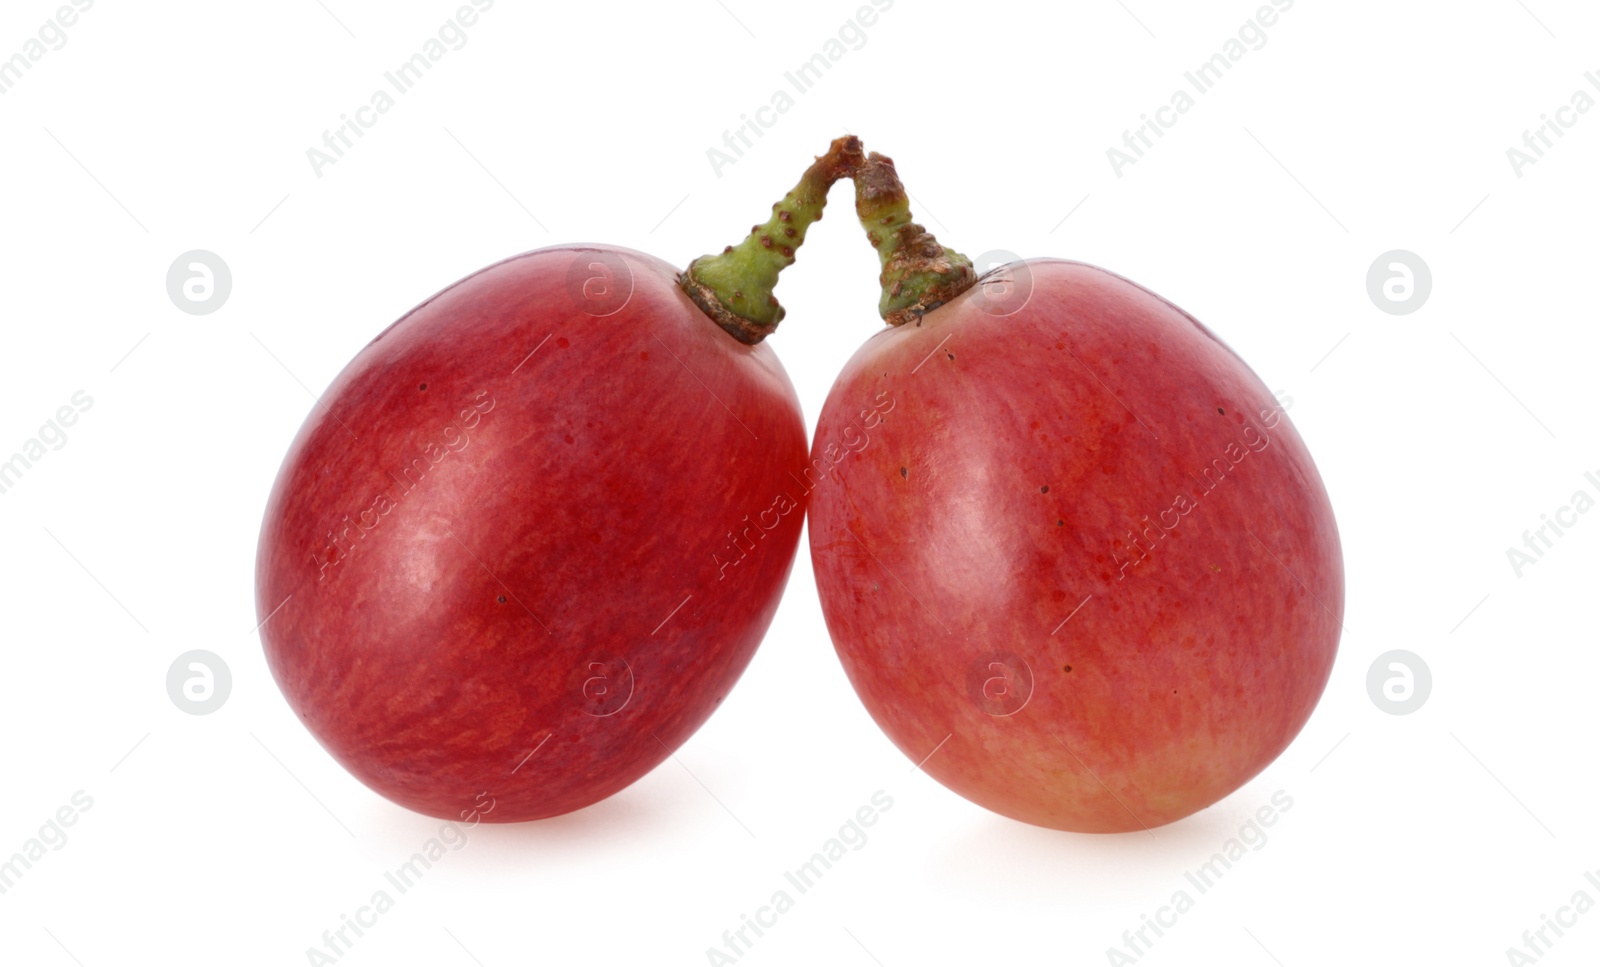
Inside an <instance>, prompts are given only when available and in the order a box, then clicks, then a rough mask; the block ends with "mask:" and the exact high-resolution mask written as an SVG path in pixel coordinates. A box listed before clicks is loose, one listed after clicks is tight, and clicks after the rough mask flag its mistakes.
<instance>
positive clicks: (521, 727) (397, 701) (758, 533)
mask: <svg viewBox="0 0 1600 967" xmlns="http://www.w3.org/2000/svg"><path fill="white" fill-rule="evenodd" d="M321 403H322V405H321V406H319V407H318V408H317V409H316V410H315V411H314V412H313V413H312V414H311V416H310V418H309V419H308V420H307V421H306V423H305V425H304V426H303V427H302V429H301V431H300V433H299V435H298V437H297V438H296V439H295V441H294V443H293V445H292V447H291V449H290V451H289V454H288V456H287V458H286V459H285V462H284V465H283V468H282V470H281V472H280V475H279V477H278V480H277V483H276V485H275V486H274V488H273V491H272V495H271V498H270V501H269V504H268V507H267V511H266V517H265V521H264V524H263V527H262V533H261V540H260V547H259V554H258V561H257V605H258V609H259V616H260V618H261V619H264V621H265V623H264V625H263V626H262V632H261V633H262V637H263V641H264V643H265V647H266V655H267V660H268V663H269V665H270V667H271V670H272V674H273V675H274V677H275V678H276V679H277V682H278V684H279V686H280V687H281V689H282V690H283V693H284V695H285V697H286V698H287V699H288V701H289V704H290V705H291V706H292V707H293V709H294V711H295V713H296V714H297V715H298V716H299V718H300V719H301V721H302V722H303V723H304V724H305V725H306V727H307V728H309V729H310V730H311V732H312V733H313V734H314V735H315V736H316V738H317V739H318V740H319V741H320V742H321V743H322V744H323V745H324V746H325V747H326V748H327V749H328V751H329V752H331V753H332V754H333V755H334V757H335V758H337V759H338V760H339V762H341V763H342V764H343V765H344V766H345V767H346V768H347V769H348V770H349V771H350V772H351V773H353V774H354V775H355V776H356V777H357V778H359V779H360V780H361V781H362V782H364V783H366V784H367V785H368V786H370V787H372V788H373V789H374V790H376V791H378V792H379V793H381V794H383V795H384V796H386V797H388V798H389V799H391V800H393V801H395V802H397V803H399V804H401V805H403V806H406V807H408V808H410V809H414V810H416V811H418V812H423V813H427V814H430V815H434V816H440V817H447V818H452V819H454V818H460V817H464V816H466V815H468V814H469V813H471V812H476V813H478V814H480V815H481V818H483V819H486V820H489V821H502V822H509V821H517V820H528V819H537V818H540V817H546V816H553V815H557V814H559V813H564V812H567V811H570V810H573V809H577V808H579V807H581V806H585V805H588V804H590V803H593V802H596V801H598V800H600V799H602V798H604V797H606V796H608V795H610V794H612V793H614V792H616V791H618V790H620V789H622V788H623V787H625V786H627V785H628V784H630V783H632V782H633V781H634V780H636V779H638V778H639V777H640V776H642V775H643V774H644V773H645V772H647V771H649V770H650V769H651V768H652V767H654V766H655V765H656V764H658V763H659V762H661V761H662V760H663V759H665V758H666V757H667V755H668V754H669V753H670V752H671V751H672V750H674V749H676V748H677V747H678V746H679V745H680V744H681V743H683V742H684V740H685V739H687V738H688V737H689V736H690V735H691V734H692V733H693V732H694V731H695V730H696V729H697V728H698V727H699V726H700V725H701V724H702V723H703V722H704V721H705V720H706V718H707V717H708V716H709V715H710V714H711V712H712V710H713V709H714V708H715V707H716V706H717V704H718V703H719V702H721V701H722V699H723V697H724V696H725V695H727V693H728V691H729V689H731V688H732V687H733V685H734V682H735V681H736V680H737V679H738V677H739V675H740V673H741V672H742V671H743V670H744V668H745V666H746V664H747V663H748V662H749V661H750V658H751V656H752V654H753V652H754V651H755V648H756V646H757V644H758V643H759V642H760V640H761V637H762V635H763V633H764V632H765V630H766V628H767V626H768V624H769V623H770V621H771V620H772V616H773V613H774V611H775V610H776V608H777V605H778V600H779V596H780V594H781V592H782V590H783V587H784V584H785V582H786V580H787V577H788V573H789V570H790V566H791V563H792V560H793V555H794V550H795V547H796V545H797V543H798V540H799V534H800V528H801V519H802V516H803V513H804V508H803V507H802V506H799V505H798V504H797V502H796V501H795V500H793V499H792V498H790V497H789V496H788V494H789V493H790V491H792V490H793V489H794V488H793V486H792V484H791V483H790V481H789V477H788V473H789V472H790V471H791V470H792V469H793V468H795V467H796V466H798V465H801V464H803V463H804V459H805V450H806V442H805V429H804V425H803V423H802V420H801V416H800V408H799V402H798V400H797V398H796V396H795V392H794V389H793V387H792V386H791V385H790V383H789V379H788V377H787V376H786V375H785V373H784V371H783V368H782V366H781V365H780V364H779V363H778V360H777V357H776V356H775V355H774V354H773V352H772V350H771V348H770V347H769V346H767V345H765V344H757V345H747V344H745V343H744V342H741V341H739V340H737V339H735V338H732V337H730V335H729V334H728V333H727V332H724V331H723V329H721V328H719V327H718V326H717V325H716V324H714V323H713V322H712V321H711V320H710V319H708V318H707V316H706V314H705V313H704V312H703V311H702V310H701V309H700V308H699V307H698V306H697V305H696V304H695V303H694V302H693V301H692V300H691V299H690V297H689V296H688V295H687V294H686V293H685V291H684V290H683V289H682V288H681V287H680V286H679V284H678V279H677V271H676V269H674V267H673V266H671V265H668V264H667V263H665V262H662V261H661V260H659V259H656V258H653V257H651V256H648V255H644V254H641V253H638V252H633V251H629V250H626V249H620V248H611V247H605V246H589V247H562V248H550V249H542V250H539V251H535V252H530V253H527V254H524V255H520V256H517V257H515V258H512V259H509V260H507V261H505V262H501V263H499V264H498V265H494V266H492V267H490V268H487V269H484V270H483V271H481V272H478V273H477V274H475V275H472V276H470V277H468V278H466V279H464V280H462V281H461V282H458V283H457V284H455V285H453V286H451V287H449V288H448V289H445V290H444V291H443V292H440V293H439V294H438V295H436V296H434V297H433V298H432V299H429V300H428V301H427V302H425V303H423V304H422V305H421V306H419V307H418V308H417V309H415V310H413V311H412V312H411V313H410V314H408V315H407V316H406V317H405V318H403V319H402V320H400V321H399V322H398V323H396V324H395V325H393V326H391V327H390V328H389V329H388V330H387V331H386V332H384V333H383V334H382V335H380V336H379V337H378V338H377V339H375V340H374V341H373V342H372V343H371V344H370V345H368V346H367V347H366V348H365V349H363V350H362V351H361V353H360V354H359V355H358V356H356V358H355V359H354V360H353V361H352V362H351V363H350V364H349V366H348V367H346V369H345V370H344V371H343V372H342V373H341V374H340V375H339V377H338V378H337V379H336V380H335V382H334V384H333V386H332V387H331V388H330V389H329V390H328V391H327V392H326V393H325V394H324V395H323V396H322V400H321Z"/></svg>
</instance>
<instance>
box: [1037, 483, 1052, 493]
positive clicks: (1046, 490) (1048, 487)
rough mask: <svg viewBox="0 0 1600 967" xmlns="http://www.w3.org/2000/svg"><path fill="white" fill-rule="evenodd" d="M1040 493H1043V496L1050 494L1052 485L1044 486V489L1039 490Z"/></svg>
mask: <svg viewBox="0 0 1600 967" xmlns="http://www.w3.org/2000/svg"><path fill="white" fill-rule="evenodd" d="M1039 492H1040V493H1041V494H1047V493H1049V492H1050V485H1049V484H1045V485H1044V486H1043V487H1040V488H1039Z"/></svg>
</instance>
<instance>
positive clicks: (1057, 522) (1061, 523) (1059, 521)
mask: <svg viewBox="0 0 1600 967" xmlns="http://www.w3.org/2000/svg"><path fill="white" fill-rule="evenodd" d="M1056 526H1057V527H1065V526H1067V522H1066V521H1064V520H1058V521H1056Z"/></svg>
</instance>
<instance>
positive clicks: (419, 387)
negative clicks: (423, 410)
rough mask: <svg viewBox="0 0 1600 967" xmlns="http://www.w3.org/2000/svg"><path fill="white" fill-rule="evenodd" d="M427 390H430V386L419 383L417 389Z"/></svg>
mask: <svg viewBox="0 0 1600 967" xmlns="http://www.w3.org/2000/svg"><path fill="white" fill-rule="evenodd" d="M427 388H428V384H427V383H418V384H417V389H418V390H425V389H427Z"/></svg>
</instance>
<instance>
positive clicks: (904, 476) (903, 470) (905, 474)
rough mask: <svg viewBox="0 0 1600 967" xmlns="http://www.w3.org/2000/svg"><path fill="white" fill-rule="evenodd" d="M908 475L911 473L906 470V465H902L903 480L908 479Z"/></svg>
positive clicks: (901, 476) (901, 475)
mask: <svg viewBox="0 0 1600 967" xmlns="http://www.w3.org/2000/svg"><path fill="white" fill-rule="evenodd" d="M908 476H909V475H908V473H907V471H906V468H905V467H901V468H900V479H901V480H906V479H908Z"/></svg>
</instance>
